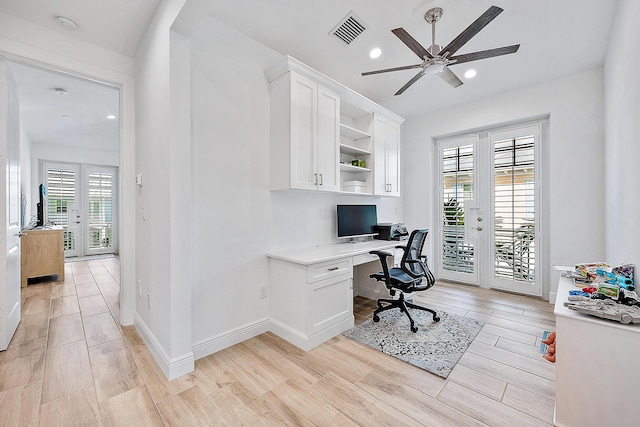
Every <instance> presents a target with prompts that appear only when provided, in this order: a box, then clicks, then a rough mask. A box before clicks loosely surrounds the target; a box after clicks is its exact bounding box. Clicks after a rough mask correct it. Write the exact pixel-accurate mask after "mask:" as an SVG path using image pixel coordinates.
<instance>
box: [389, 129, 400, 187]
mask: <svg viewBox="0 0 640 427" xmlns="http://www.w3.org/2000/svg"><path fill="white" fill-rule="evenodd" d="M386 145H387V146H386V170H387V172H386V180H387V184H388V190H387V191H388V192H387V195H388V196H396V197H398V196H400V125H399V124H398V123H396V122H395V121H393V120H389V121H388V125H387V144H386Z"/></svg>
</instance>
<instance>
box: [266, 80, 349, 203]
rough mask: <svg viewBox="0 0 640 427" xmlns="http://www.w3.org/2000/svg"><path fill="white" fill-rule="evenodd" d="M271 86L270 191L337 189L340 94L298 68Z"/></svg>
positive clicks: (338, 188) (338, 179) (273, 82)
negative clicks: (305, 74) (301, 72)
mask: <svg viewBox="0 0 640 427" xmlns="http://www.w3.org/2000/svg"><path fill="white" fill-rule="evenodd" d="M270 89H271V153H272V156H271V189H273V190H281V189H289V188H293V189H300V190H320V191H332V192H334V191H339V190H340V167H339V159H340V151H339V142H340V98H339V96H338V95H337V94H336V93H335V92H333V91H332V90H330V89H329V88H327V87H324V86H323V85H321V84H319V83H317V82H316V81H314V80H312V79H310V78H308V77H306V76H304V75H302V74H299V73H297V72H295V71H289V72H287V73H285V74H283V75H281V76H279V77H278V78H277V79H275V80H274V81H272V82H271V87H270Z"/></svg>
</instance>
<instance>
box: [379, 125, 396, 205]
mask: <svg viewBox="0 0 640 427" xmlns="http://www.w3.org/2000/svg"><path fill="white" fill-rule="evenodd" d="M373 141H374V142H373V144H374V152H375V164H374V171H375V179H374V188H375V189H374V192H375V194H376V195H378V196H394V197H399V196H400V123H398V121H396V120H394V119H392V118H390V117H386V116H384V115H382V114H378V113H376V114H375V117H374V125H373Z"/></svg>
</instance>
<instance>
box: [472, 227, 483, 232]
mask: <svg viewBox="0 0 640 427" xmlns="http://www.w3.org/2000/svg"><path fill="white" fill-rule="evenodd" d="M471 228H473V229H475V230H478V231H482V227H471Z"/></svg>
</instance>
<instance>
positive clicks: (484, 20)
mask: <svg viewBox="0 0 640 427" xmlns="http://www.w3.org/2000/svg"><path fill="white" fill-rule="evenodd" d="M502 11H503V9H501V8H499V7H498V6H491V7H490V8H489V9H487V11H486V12H485V13H483V14H482V15H480V17H479V18H478V19H476V20H475V21H473V23H472V24H471V25H469V26H468V27H467V29H466V30H464V31H463V32H461V33H460V35H458V37H456V38H455V39H453V40H452V41H451V43H449V44H448V45H446V46H445V47H444V48H443V49H442V50H441V51H440V54H441V55H443V56H447V57H450V56H451V55H453V54H454V53H456V52H457V51H458V49H460V48H461V47H462V46H464V45H465V44H466V43H467V42H468V41H469V40H471V38H472V37H473V36H475V35H476V34H478V33H479V32H480V30H482V29H483V28H484V27H486V26H487V24H489V22H491V21H493V20H494V19H495V17H496V16H498V15H500V14H501V13H502Z"/></svg>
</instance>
